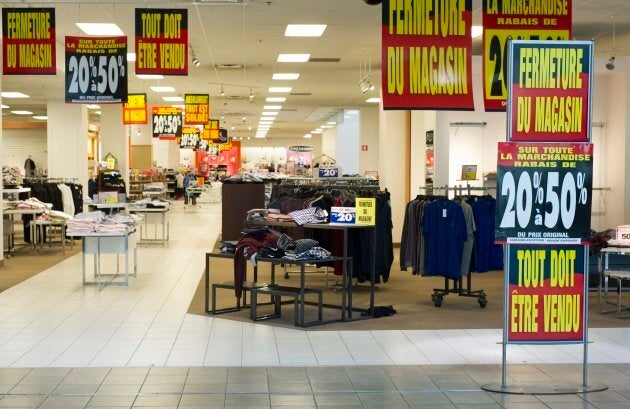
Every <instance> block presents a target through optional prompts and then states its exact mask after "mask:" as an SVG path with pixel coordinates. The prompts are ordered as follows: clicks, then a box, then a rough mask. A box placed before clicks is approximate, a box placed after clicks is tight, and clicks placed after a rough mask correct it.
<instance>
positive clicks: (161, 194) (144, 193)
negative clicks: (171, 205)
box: [142, 189, 166, 198]
mask: <svg viewBox="0 0 630 409" xmlns="http://www.w3.org/2000/svg"><path fill="white" fill-rule="evenodd" d="M142 196H143V197H145V196H146V197H164V198H166V189H162V190H143V191H142Z"/></svg>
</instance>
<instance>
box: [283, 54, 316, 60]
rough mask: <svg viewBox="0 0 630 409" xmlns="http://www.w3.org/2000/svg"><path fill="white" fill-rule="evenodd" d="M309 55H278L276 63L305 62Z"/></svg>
mask: <svg viewBox="0 0 630 409" xmlns="http://www.w3.org/2000/svg"><path fill="white" fill-rule="evenodd" d="M310 58H311V55H310V54H278V62H307V61H308V60H309V59H310Z"/></svg>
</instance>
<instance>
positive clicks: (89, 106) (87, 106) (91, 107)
mask: <svg viewBox="0 0 630 409" xmlns="http://www.w3.org/2000/svg"><path fill="white" fill-rule="evenodd" d="M85 107H86V108H87V109H101V106H100V105H94V104H87V105H86V106H85Z"/></svg>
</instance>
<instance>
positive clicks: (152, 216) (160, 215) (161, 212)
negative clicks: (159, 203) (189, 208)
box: [127, 207, 170, 246]
mask: <svg viewBox="0 0 630 409" xmlns="http://www.w3.org/2000/svg"><path fill="white" fill-rule="evenodd" d="M169 210H170V209H169V207H146V208H134V207H130V208H128V209H127V211H128V212H129V213H137V214H141V215H142V219H143V221H142V224H141V225H140V241H141V242H147V243H150V242H161V243H162V246H164V245H165V244H166V242H167V241H168V240H169V235H170V222H169V220H168V214H169V213H168V212H169ZM149 224H154V225H155V230H154V236H153V238H152V239H150V238H149V237H148V236H149V229H148V225H149ZM159 224H161V225H162V237H161V238H158V234H157V232H158V225H159Z"/></svg>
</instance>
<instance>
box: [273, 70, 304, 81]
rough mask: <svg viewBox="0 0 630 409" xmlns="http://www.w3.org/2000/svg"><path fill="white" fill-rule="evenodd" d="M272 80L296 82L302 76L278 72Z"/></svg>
mask: <svg viewBox="0 0 630 409" xmlns="http://www.w3.org/2000/svg"><path fill="white" fill-rule="evenodd" d="M271 78H272V79H274V80H280V81H294V80H296V79H298V78H300V74H298V73H296V72H295V73H294V72H277V73H274V74H273V76H272V77H271Z"/></svg>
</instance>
